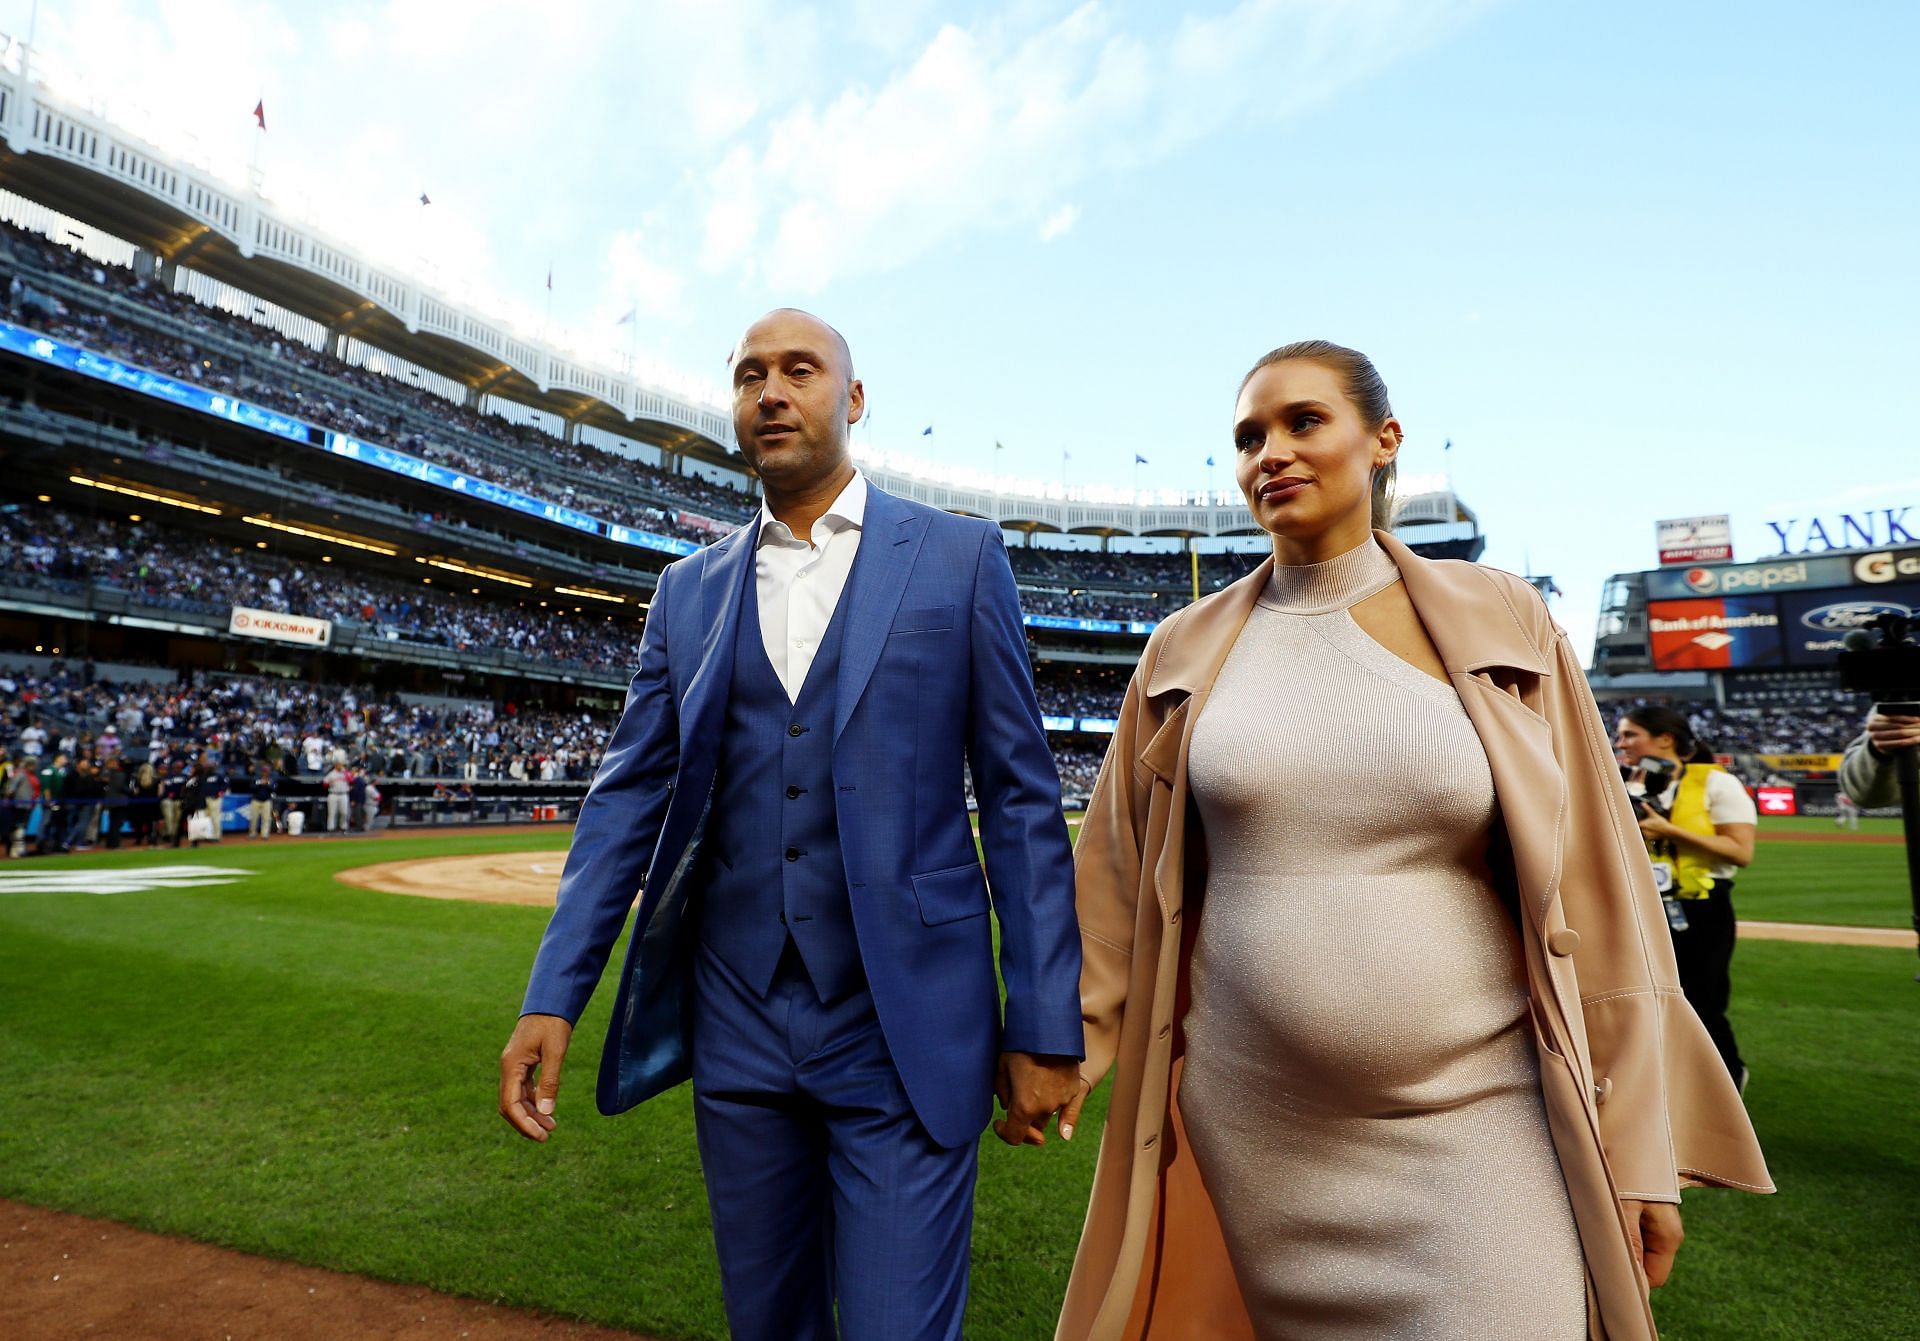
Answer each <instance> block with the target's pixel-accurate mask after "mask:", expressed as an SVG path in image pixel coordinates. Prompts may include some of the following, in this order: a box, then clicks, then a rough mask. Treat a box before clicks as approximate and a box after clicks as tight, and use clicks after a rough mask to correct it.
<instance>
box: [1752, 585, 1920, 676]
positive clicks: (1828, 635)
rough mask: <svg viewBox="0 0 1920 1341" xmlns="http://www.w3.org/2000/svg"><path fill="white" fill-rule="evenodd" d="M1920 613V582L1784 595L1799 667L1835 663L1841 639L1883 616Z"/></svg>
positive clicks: (1784, 622)
mask: <svg viewBox="0 0 1920 1341" xmlns="http://www.w3.org/2000/svg"><path fill="white" fill-rule="evenodd" d="M1915 613H1920V582H1915V583H1901V584H1897V585H1894V586H1887V587H1855V588H1852V589H1850V590H1847V591H1818V592H1793V593H1790V594H1788V595H1784V596H1782V597H1781V598H1780V622H1781V626H1782V630H1783V633H1784V637H1785V641H1786V647H1787V660H1788V662H1789V663H1791V664H1792V665H1795V666H1829V667H1830V666H1832V665H1833V664H1834V658H1835V657H1836V656H1838V655H1839V652H1840V640H1841V639H1842V638H1845V637H1846V636H1847V634H1848V632H1849V631H1850V630H1853V629H1863V628H1865V627H1866V626H1867V624H1868V622H1869V621H1871V620H1873V619H1874V618H1876V617H1877V616H1880V615H1913V614H1915Z"/></svg>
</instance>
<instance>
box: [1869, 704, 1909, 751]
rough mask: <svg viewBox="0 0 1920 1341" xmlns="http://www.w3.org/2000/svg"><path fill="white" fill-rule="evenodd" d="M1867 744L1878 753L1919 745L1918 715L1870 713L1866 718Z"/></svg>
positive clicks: (1907, 748)
mask: <svg viewBox="0 0 1920 1341" xmlns="http://www.w3.org/2000/svg"><path fill="white" fill-rule="evenodd" d="M1867 744H1869V745H1871V746H1872V747H1873V748H1874V750H1875V751H1877V752H1878V753H1880V754H1893V753H1895V752H1896V751H1899V750H1910V749H1912V748H1913V747H1914V746H1916V745H1920V717H1887V716H1883V715H1882V714H1880V713H1877V712H1876V713H1874V714H1872V715H1871V716H1869V717H1868V718H1867Z"/></svg>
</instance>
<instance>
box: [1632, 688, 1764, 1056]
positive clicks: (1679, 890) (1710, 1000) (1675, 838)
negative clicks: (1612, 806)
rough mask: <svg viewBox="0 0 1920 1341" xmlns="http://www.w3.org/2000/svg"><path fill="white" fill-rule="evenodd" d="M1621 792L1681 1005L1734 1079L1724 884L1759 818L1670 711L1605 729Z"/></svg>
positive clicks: (1749, 853)
mask: <svg viewBox="0 0 1920 1341" xmlns="http://www.w3.org/2000/svg"><path fill="white" fill-rule="evenodd" d="M1613 743H1614V747H1615V748H1616V749H1617V750H1618V751H1619V755H1620V762H1621V763H1623V764H1625V765H1626V766H1627V767H1628V769H1629V770H1630V772H1629V774H1628V777H1627V791H1628V793H1629V794H1631V795H1632V796H1633V798H1634V809H1635V810H1636V811H1637V812H1638V814H1639V815H1640V832H1641V834H1642V835H1644V836H1645V838H1646V843H1647V855H1648V857H1649V858H1651V859H1652V861H1653V874H1654V884H1655V885H1656V886H1657V887H1658V888H1659V890H1660V898H1661V901H1662V903H1663V904H1664V905H1665V907H1666V910H1667V925H1668V926H1669V927H1670V928H1671V929H1672V931H1673V954H1674V958H1675V959H1676V960H1677V961H1678V963H1679V968H1680V986H1681V989H1682V990H1683V991H1684V992H1685V993H1686V995H1687V1002H1688V1004H1689V1005H1691V1006H1692V1007H1693V1009H1694V1011H1695V1013H1697V1014H1698V1015H1699V1016H1700V1020H1701V1022H1702V1023H1703V1024H1705V1025H1706V1026H1707V1032H1708V1033H1709V1034H1711V1035H1712V1036H1713V1043H1714V1046H1715V1047H1716V1048H1718V1049H1719V1050H1720V1058H1721V1060H1722V1061H1724V1062H1725V1063H1726V1064H1727V1071H1728V1072H1729V1073H1730V1074H1731V1075H1732V1076H1733V1080H1734V1083H1735V1084H1736V1085H1738V1086H1740V1087H1741V1089H1743V1090H1744V1089H1745V1088H1746V1084H1747V1067H1746V1063H1745V1062H1743V1061H1742V1060H1741V1059H1740V1049H1739V1047H1738V1045H1737V1044H1736V1043H1735V1042H1734V1037H1733V1026H1732V1025H1731V1024H1729V1023H1727V1000H1728V997H1729V996H1730V995H1731V993H1732V967H1733V944H1734V916H1733V881H1734V876H1735V875H1737V874H1738V873H1739V870H1740V868H1741V867H1743V866H1745V865H1747V864H1748V863H1749V862H1751V861H1752V860H1753V838H1754V830H1755V828H1756V826H1757V824H1758V823H1759V814H1758V812H1757V811H1756V810H1755V808H1754V804H1753V798H1752V797H1751V796H1749V795H1747V789H1746V788H1745V787H1743V786H1741V785H1740V780H1739V779H1738V778H1736V777H1734V776H1733V774H1731V773H1729V772H1727V771H1726V770H1725V769H1724V768H1721V767H1720V766H1719V765H1718V764H1716V763H1715V762H1714V761H1713V752H1712V751H1711V750H1709V749H1708V748H1707V747H1706V746H1705V745H1704V744H1702V743H1701V742H1700V741H1699V740H1698V739H1696V738H1695V736H1694V734H1693V726H1692V724H1691V723H1689V722H1688V721H1687V719H1686V718H1685V717H1684V716H1683V715H1682V714H1680V713H1678V712H1676V711H1674V710H1673V709H1672V708H1662V707H1641V708H1633V709H1630V710H1629V711H1628V712H1627V714H1626V715H1625V716H1624V717H1622V718H1621V719H1620V726H1619V728H1618V730H1616V731H1615V732H1614V742H1613Z"/></svg>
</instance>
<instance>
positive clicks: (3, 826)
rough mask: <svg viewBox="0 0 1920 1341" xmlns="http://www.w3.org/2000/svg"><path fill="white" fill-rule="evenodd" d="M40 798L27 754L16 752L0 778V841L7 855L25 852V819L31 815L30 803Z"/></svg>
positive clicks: (31, 763) (34, 773)
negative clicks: (3, 843) (5, 848)
mask: <svg viewBox="0 0 1920 1341" xmlns="http://www.w3.org/2000/svg"><path fill="white" fill-rule="evenodd" d="M39 798H40V775H39V773H38V772H37V771H36V770H35V769H34V767H33V759H32V758H31V756H29V755H27V754H26V753H25V752H22V753H20V754H18V755H16V756H15V757H14V759H13V762H12V763H11V764H10V765H9V766H8V768H7V774H6V777H5V778H4V779H0V841H3V842H5V843H6V846H7V856H9V857H23V856H25V855H26V852H27V821H28V820H30V819H32V818H33V807H34V803H35V802H36V801H38V800H39Z"/></svg>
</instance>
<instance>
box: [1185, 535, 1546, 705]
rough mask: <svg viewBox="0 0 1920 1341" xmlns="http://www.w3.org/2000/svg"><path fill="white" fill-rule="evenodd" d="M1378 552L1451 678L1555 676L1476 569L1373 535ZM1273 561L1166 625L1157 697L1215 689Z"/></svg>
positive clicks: (1509, 604)
mask: <svg viewBox="0 0 1920 1341" xmlns="http://www.w3.org/2000/svg"><path fill="white" fill-rule="evenodd" d="M1374 536H1375V538H1376V539H1378V540H1379V542H1380V545H1381V548H1383V549H1385V550H1386V552H1387V554H1388V556H1389V557H1390V558H1392V560H1393V562H1394V565H1395V566H1396V567H1398V568H1399V569H1400V578H1401V580H1402V581H1403V582H1405V583H1406V587H1407V599H1408V600H1410V601H1412V602H1413V608H1414V612H1415V613H1416V614H1418V615H1419V616H1420V622H1421V623H1422V624H1424V625H1426V629H1427V636H1428V637H1430V638H1431V639H1432V640H1433V646H1434V650H1435V651H1436V652H1438V653H1439V654H1440V662H1441V664H1442V665H1443V666H1445V667H1446V668H1447V674H1448V675H1449V676H1455V675H1471V674H1472V673H1474V672H1475V671H1482V670H1489V669H1492V668H1493V667H1496V666H1505V667H1510V668H1512V669H1514V670H1519V671H1524V672H1526V673H1528V674H1530V675H1551V674H1552V673H1553V668H1552V662H1551V659H1550V657H1549V656H1548V653H1547V651H1546V650H1543V649H1542V648H1541V647H1540V645H1539V643H1538V641H1536V638H1535V637H1533V636H1529V634H1528V631H1527V626H1528V624H1529V623H1530V622H1537V621H1529V620H1527V619H1526V618H1525V617H1524V616H1523V615H1522V613H1521V611H1519V610H1517V609H1516V608H1515V607H1514V603H1513V601H1512V600H1511V599H1510V598H1509V597H1508V595H1507V592H1506V589H1505V587H1504V585H1503V584H1502V583H1501V582H1500V581H1499V580H1498V579H1497V578H1496V577H1494V575H1493V574H1491V573H1490V572H1489V571H1488V570H1487V569H1484V568H1482V567H1480V566H1479V565H1478V564H1473V563H1462V562H1459V561H1458V560H1451V559H1425V558H1422V557H1421V556H1420V555H1418V554H1415V553H1414V552H1413V551H1412V550H1411V549H1408V548H1407V546H1406V545H1405V544H1403V543H1401V542H1400V541H1399V540H1396V539H1395V538H1394V537H1393V536H1392V535H1391V534H1390V533H1389V532H1386V531H1375V532H1374ZM1273 563H1274V560H1273V557H1272V556H1271V555H1269V556H1267V558H1266V559H1265V560H1263V561H1262V562H1261V563H1260V565H1259V566H1258V567H1256V568H1255V569H1254V570H1253V571H1252V572H1250V573H1248V574H1247V575H1246V576H1245V577H1243V578H1241V579H1240V580H1239V581H1237V582H1234V583H1233V584H1232V585H1230V586H1228V587H1225V588H1223V589H1222V590H1220V591H1219V592H1216V593H1215V594H1214V595H1212V596H1207V597H1204V598H1202V599H1201V600H1199V601H1197V602H1195V603H1194V604H1193V605H1190V606H1188V607H1187V608H1186V609H1185V610H1182V611H1181V612H1180V613H1179V614H1178V615H1176V616H1175V617H1174V618H1173V620H1172V621H1170V622H1169V625H1168V628H1167V633H1166V638H1165V640H1164V642H1163V644H1162V646H1161V648H1160V655H1159V657H1158V659H1157V660H1156V661H1155V662H1154V666H1153V672H1152V674H1151V675H1149V676H1148V679H1147V694H1148V696H1149V697H1152V696H1153V695H1156V694H1164V693H1167V692H1168V691H1170V690H1184V691H1185V692H1187V693H1189V694H1192V693H1195V692H1198V691H1199V690H1202V689H1204V688H1206V687H1207V686H1209V685H1211V684H1212V683H1213V682H1214V679H1215V678H1216V677H1217V676H1218V675H1219V674H1220V667H1221V666H1223V665H1224V664H1226V660H1227V654H1228V653H1229V652H1231V651H1232V650H1233V644H1234V643H1235V641H1236V640H1238V638H1239V637H1240V630H1241V629H1243V628H1245V627H1246V623H1247V617H1248V616H1249V615H1251V614H1252V613H1253V607H1254V605H1255V603H1256V602H1258V600H1259V598H1260V593H1261V591H1262V590H1263V589H1264V588H1265V587H1266V585H1267V579H1268V578H1269V577H1270V576H1272V574H1273Z"/></svg>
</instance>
